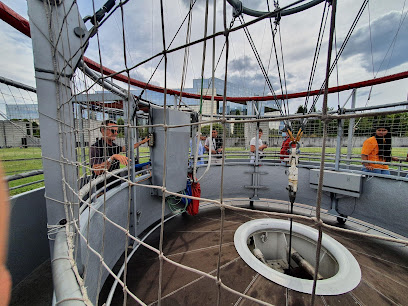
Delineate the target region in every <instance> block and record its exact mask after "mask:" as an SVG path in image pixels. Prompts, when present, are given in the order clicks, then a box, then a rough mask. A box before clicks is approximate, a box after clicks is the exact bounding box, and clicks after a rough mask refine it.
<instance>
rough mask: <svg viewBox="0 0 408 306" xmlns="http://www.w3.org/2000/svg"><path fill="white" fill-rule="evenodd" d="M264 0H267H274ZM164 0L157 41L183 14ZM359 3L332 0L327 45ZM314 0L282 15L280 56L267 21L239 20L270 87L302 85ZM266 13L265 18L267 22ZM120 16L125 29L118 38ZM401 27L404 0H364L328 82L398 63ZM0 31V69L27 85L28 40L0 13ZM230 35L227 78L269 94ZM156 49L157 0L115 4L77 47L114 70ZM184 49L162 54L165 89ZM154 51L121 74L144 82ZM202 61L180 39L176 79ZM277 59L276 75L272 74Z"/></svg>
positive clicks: (314, 23) (406, 44)
mask: <svg viewBox="0 0 408 306" xmlns="http://www.w3.org/2000/svg"><path fill="white" fill-rule="evenodd" d="M77 2H78V6H79V9H80V13H81V15H82V17H84V16H86V15H93V12H94V10H98V9H99V8H100V7H101V6H102V5H103V4H104V3H105V2H106V0H103V1H100V0H94V1H89V0H78V1H77ZM116 2H119V1H116ZM269 2H270V3H271V5H273V1H269ZM290 2H292V1H282V0H281V1H279V5H280V6H281V7H283V6H285V5H287V4H288V3H290ZM3 3H4V4H6V5H7V6H9V7H11V8H12V9H13V10H15V11H16V12H17V13H19V14H20V15H22V16H23V17H25V18H27V19H28V15H27V7H26V5H27V4H26V1H11V0H3ZM163 3H164V24H165V41H166V45H167V46H168V45H169V43H170V41H171V40H172V38H173V37H174V35H175V33H176V32H177V29H178V28H179V27H180V25H181V23H182V20H183V18H184V17H185V16H186V13H187V11H188V6H189V3H190V0H166V1H163ZM209 3H210V6H209V22H208V23H209V26H208V34H211V33H212V32H213V1H209ZM362 3H363V1H362V0H342V1H338V5H337V15H336V32H335V34H336V46H335V47H334V49H335V50H336V49H337V50H339V49H340V46H341V43H342V42H343V41H344V39H345V37H346V35H347V32H348V31H349V29H350V27H351V25H352V23H353V21H354V19H355V17H356V15H357V12H358V11H359V9H360V7H361V5H362ZM243 4H244V5H245V6H247V7H250V8H252V9H257V10H260V11H266V10H267V5H266V1H261V0H259V1H257V0H246V1H243ZM216 5H217V6H216V11H217V13H216V31H222V30H223V5H222V1H217V4H216ZM323 8H324V4H323V3H322V4H319V5H317V6H315V7H313V8H311V9H308V10H306V11H303V12H300V13H297V14H294V15H290V16H284V17H282V19H281V20H280V23H279V26H278V27H277V32H276V35H275V41H276V48H277V50H278V52H277V53H278V54H277V57H278V58H279V64H277V61H276V59H275V53H272V55H271V50H272V47H273V42H272V34H271V28H270V22H269V20H268V19H265V20H263V21H261V22H258V23H256V24H254V25H251V26H249V27H248V30H249V32H250V34H251V37H252V40H253V42H254V45H255V48H256V51H257V52H258V53H259V56H260V58H261V61H262V63H263V65H264V67H265V70H268V76H269V79H270V81H271V83H272V86H273V90H274V92H275V93H277V94H279V93H281V92H282V89H281V85H280V84H281V83H282V84H283V87H282V88H283V92H288V93H295V92H299V91H306V90H307V87H308V83H309V77H310V74H311V68H312V62H313V57H314V52H315V48H316V44H317V37H318V33H319V28H320V22H321V19H322V13H323ZM204 16H205V1H204V0H197V1H196V4H195V5H194V8H193V16H192V25H191V29H192V30H191V41H194V40H196V39H199V38H201V37H203V35H204V24H205V19H204ZM244 19H245V21H250V20H252V19H253V17H250V16H244ZM122 20H123V23H122ZM231 20H232V9H231V7H230V6H229V5H228V4H227V12H226V23H227V25H229V24H230V22H231ZM274 21H275V20H274V19H272V24H273V22H274ZM329 21H330V17H329V18H328V23H327V26H326V28H325V32H324V39H323V43H322V46H321V50H320V53H319V60H318V63H317V68H316V73H315V77H314V81H313V85H312V89H319V88H320V86H321V85H322V82H323V80H324V77H325V69H326V59H327V45H328V33H329ZM239 24H240V22H239V20H238V19H236V20H235V23H234V26H237V25H239ZM86 25H87V27H88V28H90V26H91V24H90V23H89V22H88V23H87V24H86ZM123 25H124V28H125V31H124V32H125V36H124V37H123V31H122V26H123ZM273 26H274V25H273ZM186 32H187V27H186V24H184V25H183V26H182V27H181V30H180V33H179V34H178V35H177V36H176V37H175V39H174V42H173V43H172V45H171V47H170V48H172V47H177V46H180V45H182V44H184V43H185V41H186ZM407 33H408V18H407V6H406V0H393V1H383V0H371V1H369V4H368V6H367V7H366V9H365V11H364V12H363V14H362V16H361V18H360V20H359V22H358V24H357V26H356V28H355V29H354V31H353V34H352V36H351V38H350V40H349V41H348V44H347V45H346V47H345V48H344V51H343V53H342V56H341V58H340V60H339V63H338V66H337V69H336V70H335V72H334V73H333V75H332V77H331V78H330V81H329V85H330V86H337V85H343V84H348V83H353V82H359V81H364V80H368V79H371V78H373V77H382V76H386V75H390V74H394V73H398V72H404V71H407V70H408V52H407V51H406V50H408V34H407ZM0 39H1V41H2V43H1V44H0V54H1V56H0V76H4V77H7V78H10V79H13V80H16V81H18V82H21V83H24V84H27V85H30V86H35V78H34V68H33V60H32V50H31V39H30V38H27V37H25V36H24V35H23V34H21V33H19V32H17V31H16V30H14V29H13V28H12V27H10V26H9V25H7V24H6V23H4V22H3V21H0ZM229 41H230V50H229V54H228V59H229V60H228V66H227V69H228V70H227V78H228V81H229V82H232V83H234V84H237V85H238V86H241V87H242V88H245V89H247V90H248V91H250V92H253V93H254V94H255V95H268V94H271V91H270V89H269V88H268V86H265V78H264V76H263V75H262V73H261V69H260V67H259V64H258V62H257V61H256V58H255V56H254V52H253V50H252V49H251V46H250V44H249V42H248V40H247V38H246V36H245V33H244V32H243V31H242V30H239V31H236V32H232V33H230V35H229ZM124 42H125V43H124ZM224 42H225V37H224V36H219V37H217V38H216V39H215V54H216V55H215V62H217V61H218V59H219V58H220V59H219V64H218V67H217V69H216V71H215V76H216V77H218V78H222V79H223V78H224V74H225V52H224V53H222V54H221V55H220V52H221V50H222V46H223V45H224ZM280 42H282V44H280ZM162 49H163V40H162V29H161V17H160V1H159V0H148V1H128V2H127V4H125V5H124V10H123V15H122V11H121V9H120V8H118V9H117V10H116V11H115V12H114V13H113V14H112V16H111V17H110V18H109V19H108V20H107V21H106V22H105V23H104V24H103V25H102V26H101V27H100V29H99V33H98V35H97V36H95V37H94V38H92V40H91V41H90V44H89V47H88V49H87V51H86V53H85V55H86V56H87V57H88V58H90V59H92V60H94V61H96V62H102V64H103V65H104V66H106V67H109V68H111V69H113V70H122V69H124V68H125V65H124V54H126V60H127V63H128V67H131V66H133V65H136V64H137V63H138V62H140V61H143V60H145V59H147V58H149V57H151V56H153V55H155V54H157V53H159V52H160V51H161V50H162ZM212 49H213V43H212V40H210V41H208V43H207V46H206V52H205V54H206V56H205V65H204V67H205V69H204V77H206V78H208V77H211V74H212V57H213V56H212V52H213V51H212ZM281 51H282V52H281ZM334 52H335V51H334ZM99 53H100V54H101V57H100V56H99ZM184 54H185V52H184V49H183V50H180V51H177V52H173V53H170V54H169V56H168V66H167V86H168V87H169V88H180V86H181V79H182V71H183V59H184ZM270 57H271V61H270V64H269V69H268V61H269V58H270ZM158 60H159V57H157V58H155V59H154V60H152V61H149V62H147V63H146V64H143V65H141V66H140V67H137V68H135V69H132V70H131V71H130V75H131V76H132V77H134V78H136V79H139V80H141V81H147V80H148V79H149V78H150V77H151V75H152V72H153V71H154V69H155V67H156V65H157V63H158ZM202 63H203V43H199V44H195V45H193V46H192V47H190V48H189V57H188V65H187V68H186V71H187V73H186V83H185V87H192V80H193V79H196V78H200V76H201V67H202ZM278 65H279V70H280V73H281V78H279V74H278ZM164 75H165V74H164V64H163V63H162V64H161V65H160V66H159V69H158V70H157V72H156V73H155V74H154V75H153V78H152V81H151V83H152V84H154V85H159V86H164V79H165V78H164ZM279 80H281V81H279ZM285 84H286V87H285V86H284V85H285ZM357 93H358V94H357V106H364V105H377V104H383V103H393V102H400V101H405V100H406V99H407V93H408V80H407V79H405V80H400V81H397V82H393V83H388V84H384V85H378V86H375V87H374V88H373V89H372V91H371V95H370V99H368V97H369V93H370V88H362V89H359V90H358V91H357ZM350 94H351V91H346V92H342V93H340V94H339V95H337V94H332V95H330V96H329V106H330V107H332V108H335V109H337V106H338V105H339V104H340V105H341V106H342V105H343V104H344V103H345V102H346V100H347V98H348V97H349V95H350ZM321 100H322V99H320V100H319V102H318V105H317V109H319V108H321ZM304 103H305V99H304V98H302V99H294V100H290V101H289V109H290V112H291V113H293V112H295V111H296V110H297V108H298V106H299V105H303V104H304ZM311 103H312V102H311V100H310V101H309V103H308V107H310V106H311ZM319 105H320V106H319ZM346 107H347V105H346Z"/></svg>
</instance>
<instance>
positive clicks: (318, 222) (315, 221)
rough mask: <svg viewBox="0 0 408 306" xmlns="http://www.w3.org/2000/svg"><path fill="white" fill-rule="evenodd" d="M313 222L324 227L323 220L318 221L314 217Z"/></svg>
mask: <svg viewBox="0 0 408 306" xmlns="http://www.w3.org/2000/svg"><path fill="white" fill-rule="evenodd" d="M312 220H313V222H314V223H315V225H317V226H322V225H323V224H324V222H323V221H322V220H321V219H317V218H316V217H312Z"/></svg>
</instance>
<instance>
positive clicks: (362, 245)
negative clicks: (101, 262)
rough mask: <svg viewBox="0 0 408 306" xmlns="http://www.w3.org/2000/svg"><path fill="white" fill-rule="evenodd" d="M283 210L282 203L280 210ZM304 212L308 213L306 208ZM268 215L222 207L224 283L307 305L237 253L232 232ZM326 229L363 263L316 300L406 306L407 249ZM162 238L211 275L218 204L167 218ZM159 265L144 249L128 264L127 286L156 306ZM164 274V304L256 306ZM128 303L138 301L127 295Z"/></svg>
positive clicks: (173, 254) (270, 299) (184, 260)
mask: <svg viewBox="0 0 408 306" xmlns="http://www.w3.org/2000/svg"><path fill="white" fill-rule="evenodd" d="M266 206H269V207H270V205H266ZM266 206H265V205H264V206H262V208H265V207H266ZM279 207H281V206H279ZM279 207H275V208H274V209H279ZM281 210H287V208H282V207H281ZM297 210H298V211H301V210H303V208H302V207H301V206H300V207H298V208H297ZM303 213H305V214H310V213H312V212H311V211H310V208H307V209H305V211H304V212H303ZM265 217H268V216H266V215H265V214H264V213H262V212H259V211H258V212H256V211H254V212H251V213H241V212H237V211H231V210H228V209H227V210H226V214H225V222H224V231H223V239H222V248H221V254H222V255H221V256H220V264H221V268H220V278H221V280H222V282H223V283H224V284H225V285H227V286H229V287H230V288H233V289H234V290H237V291H239V292H241V293H242V292H245V293H246V294H247V295H250V296H253V297H256V298H258V299H261V300H263V301H265V302H267V303H271V304H274V305H310V297H311V296H310V295H308V294H303V293H299V292H296V291H293V290H290V289H287V288H284V287H282V286H280V285H277V284H275V283H273V282H271V281H269V280H267V279H265V278H264V277H263V276H261V275H259V274H258V273H257V272H255V271H254V270H252V269H251V268H250V267H249V266H248V265H247V264H246V263H245V262H244V261H243V260H242V259H241V258H240V257H239V255H238V253H237V252H236V250H235V247H234V244H233V236H234V232H235V230H236V229H237V228H238V227H239V226H240V225H241V224H242V223H244V222H246V221H249V220H251V219H254V218H265ZM325 218H326V219H327V220H325V221H326V222H329V223H332V224H336V222H335V218H333V217H327V216H326V217H325ZM345 227H348V228H355V229H359V230H361V231H366V232H371V231H372V230H370V229H368V228H366V227H365V225H356V224H352V223H350V222H349V221H348V222H347V223H346V225H345ZM327 233H328V234H329V235H330V236H332V237H333V238H335V239H336V240H337V241H339V242H340V243H342V244H343V245H344V246H346V247H347V248H348V249H349V250H350V252H351V253H352V254H353V255H354V257H355V258H356V259H357V261H358V262H359V264H360V268H361V271H362V276H363V277H362V280H361V282H360V284H359V285H358V286H357V287H356V288H355V289H354V290H352V291H351V292H349V293H346V294H342V295H338V296H319V297H317V298H316V301H315V305H334V304H341V305H354V304H359V305H390V304H399V305H408V295H407V294H406V292H407V290H408V252H407V247H403V246H401V245H398V244H395V243H388V242H383V241H380V240H374V239H367V238H362V237H360V236H356V235H353V234H344V233H339V232H335V231H329V232H327ZM164 236H165V237H164V245H163V252H164V254H166V256H168V257H169V258H170V259H171V260H173V261H175V262H178V263H181V264H183V265H187V266H189V267H193V268H196V269H199V270H201V271H203V272H206V273H209V274H211V275H216V273H217V263H218V259H219V256H218V255H219V250H220V248H219V243H220V210H219V209H215V210H208V211H202V212H200V214H199V215H198V216H196V217H191V216H180V217H177V218H174V219H173V220H172V221H169V222H168V223H166V226H165V234H164ZM158 238H159V233H158V232H156V233H154V234H153V235H151V236H150V237H149V239H148V243H149V244H151V245H153V246H155V247H158V241H159V239H158ZM159 270H160V262H159V260H158V257H157V255H156V254H155V253H153V252H152V251H150V250H148V249H146V248H144V247H141V248H140V249H139V251H138V252H137V253H136V254H135V256H134V257H133V258H132V259H131V261H130V263H129V264H128V273H127V275H126V282H127V286H128V288H129V290H130V291H131V292H133V293H134V294H135V295H136V296H137V297H138V298H140V299H141V300H142V301H143V302H144V303H146V304H153V305H154V304H157V299H158V290H159V287H158V286H159V281H158V280H159ZM162 272H163V282H162V288H161V295H162V298H163V300H162V305H216V304H217V298H218V292H219V293H220V305H255V303H253V302H250V301H248V300H245V299H241V298H240V297H239V296H237V295H235V294H233V293H231V292H228V291H226V290H224V289H222V288H221V289H220V290H218V287H217V284H216V283H215V282H214V281H213V280H211V279H209V278H206V277H202V276H200V275H198V274H196V273H193V272H189V271H186V270H184V269H182V268H178V267H176V266H174V265H172V264H170V263H167V262H164V263H163V270H162ZM110 284H111V280H109V279H108V281H107V282H106V284H105V286H104V288H103V291H102V294H101V296H100V304H103V301H105V300H106V296H107V290H108V289H109V287H110ZM112 304H113V305H123V292H122V288H120V289H117V290H116V293H115V296H114V299H113V303H112ZM126 304H127V305H137V304H138V303H137V302H135V301H134V300H133V298H131V297H130V296H128V297H127V303H126Z"/></svg>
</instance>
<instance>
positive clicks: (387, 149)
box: [361, 124, 398, 174]
mask: <svg viewBox="0 0 408 306" xmlns="http://www.w3.org/2000/svg"><path fill="white" fill-rule="evenodd" d="M391 149H392V147H391V133H390V128H389V127H388V126H386V125H381V124H380V125H378V126H377V128H376V130H375V134H374V136H372V137H370V138H368V139H367V140H366V141H364V143H363V148H362V149H361V159H362V160H363V162H362V164H363V168H362V169H361V170H362V171H364V172H373V173H379V174H390V170H388V165H383V164H373V163H368V162H366V161H376V162H390V161H391V160H393V161H397V160H398V158H397V157H392V156H391Z"/></svg>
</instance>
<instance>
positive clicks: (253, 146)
mask: <svg viewBox="0 0 408 306" xmlns="http://www.w3.org/2000/svg"><path fill="white" fill-rule="evenodd" d="M262 134H263V131H262V129H259V137H258V151H259V153H261V152H263V150H264V149H266V148H267V147H268V146H267V145H266V144H263V143H262V139H261V137H262ZM249 144H250V146H251V148H250V150H251V161H250V163H251V164H253V163H254V162H255V152H256V145H257V141H256V137H254V138H252V139H251V142H250V143H249Z"/></svg>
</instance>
